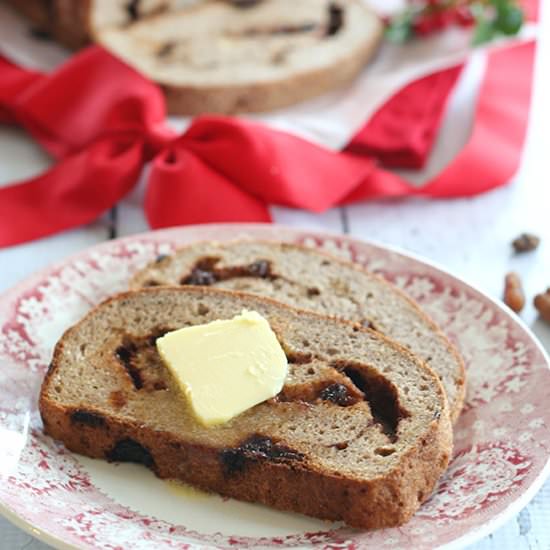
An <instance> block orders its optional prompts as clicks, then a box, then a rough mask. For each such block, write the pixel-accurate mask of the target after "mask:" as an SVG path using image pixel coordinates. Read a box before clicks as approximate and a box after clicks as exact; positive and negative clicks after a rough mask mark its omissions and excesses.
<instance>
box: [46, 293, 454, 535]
mask: <svg viewBox="0 0 550 550" xmlns="http://www.w3.org/2000/svg"><path fill="white" fill-rule="evenodd" d="M167 291H169V292H176V293H177V292H182V293H186V294H190V295H195V296H196V297H197V298H200V297H205V296H212V295H214V296H215V295H216V294H218V295H219V294H220V293H221V294H222V295H224V294H225V295H231V296H233V297H234V298H235V299H237V300H243V301H246V300H248V299H250V298H253V300H254V301H255V302H256V303H264V304H267V305H270V304H271V306H273V307H276V308H277V309H278V310H280V311H282V310H286V311H293V312H296V311H297V310H293V309H292V308H288V307H287V306H283V305H281V304H279V303H278V302H276V301H273V300H269V299H265V298H264V299H262V298H258V297H257V296H253V297H251V296H250V295H247V294H244V293H236V292H228V291H220V290H212V289H203V288H189V287H188V288H180V289H177V288H175V289H165V290H162V289H161V290H160V291H159V290H158V289H150V290H142V291H139V293H149V294H153V295H154V294H155V293H157V292H167ZM132 296H133V293H132V292H129V293H124V294H121V295H118V296H115V297H113V298H110V299H109V300H107V301H106V302H104V303H103V304H100V305H99V306H97V307H96V308H94V309H93V310H92V311H91V312H90V313H88V315H87V316H86V317H84V319H82V320H81V321H80V322H79V323H78V324H76V325H75V326H74V327H72V328H70V329H68V331H67V332H66V333H65V335H64V336H63V337H62V338H61V340H60V341H59V342H58V344H57V345H56V348H55V351H54V355H53V359H52V363H51V365H50V368H49V369H48V373H47V375H46V377H45V380H44V383H43V385H42V388H41V392H40V398H39V409H40V413H41V416H42V419H43V422H44V430H45V432H46V433H47V434H48V435H50V436H52V437H54V438H55V439H58V440H61V441H63V442H64V444H65V445H66V447H67V448H68V449H69V450H71V451H73V452H76V453H81V454H84V455H87V456H90V457H93V458H108V457H109V456H112V450H113V449H114V448H115V447H116V445H117V443H119V442H120V441H125V440H131V441H133V442H135V443H137V444H138V445H139V446H141V447H142V448H143V449H145V450H146V451H147V453H149V456H150V459H151V460H150V461H149V460H147V461H146V462H147V464H148V465H149V466H150V467H151V468H152V469H153V471H154V472H155V473H156V474H157V475H158V476H159V477H160V478H169V479H179V480H182V481H184V482H187V483H190V484H192V485H194V486H197V487H199V488H201V489H203V490H206V491H212V492H216V493H219V494H222V495H225V496H228V497H234V498H237V499H239V500H245V501H250V502H259V503H263V504H266V505H269V506H272V507H274V508H278V509H281V510H288V511H294V512H298V513H303V514H307V515H310V516H314V517H318V518H322V519H329V520H343V521H345V522H346V523H348V524H349V525H351V526H354V527H358V528H363V529H373V528H380V527H388V526H396V525H400V524H402V523H404V522H405V521H407V520H408V519H409V518H410V517H411V516H412V515H413V514H414V512H415V511H416V510H417V508H418V506H419V505H420V504H421V503H422V502H423V501H424V500H426V499H427V498H428V496H429V495H430V493H431V491H432V490H433V487H434V486H435V483H436V481H437V479H438V478H439V476H440V475H441V473H442V472H443V471H444V470H445V468H446V466H447V464H448V461H449V458H450V455H451V450H452V429H451V424H450V419H449V414H448V408H447V404H446V399H445V396H444V391H443V388H442V386H441V384H440V383H439V381H438V379H437V377H436V376H435V374H434V373H433V372H432V371H431V370H430V369H429V368H428V367H423V372H425V373H426V376H428V377H429V378H431V382H432V383H433V385H434V388H435V389H436V392H437V395H438V396H439V399H440V402H441V414H439V415H437V416H436V417H435V416H434V418H433V419H432V421H431V422H430V423H429V425H427V426H425V429H424V431H423V432H422V438H421V440H420V441H418V443H417V444H416V445H414V446H411V447H410V448H409V449H407V451H406V452H404V453H403V456H402V457H401V460H400V461H399V463H398V464H396V466H395V467H394V468H393V469H391V470H390V471H389V472H387V473H386V475H384V476H381V477H374V478H371V479H361V478H359V477H356V476H351V475H350V476H345V475H338V474H335V473H331V472H326V471H323V470H322V469H321V468H319V467H318V466H316V465H315V464H312V463H310V462H309V460H308V459H307V457H306V460H305V461H296V462H292V461H291V462H287V463H285V462H283V463H278V462H273V461H270V460H269V459H267V460H251V461H248V462H247V463H246V468H245V469H244V470H243V471H238V472H236V473H232V474H231V475H228V473H227V471H226V469H225V468H224V462H223V460H221V458H220V457H221V455H220V453H221V452H222V451H223V449H220V448H219V447H216V446H212V445H203V444H197V443H192V442H189V441H185V440H183V439H181V438H180V437H178V436H177V435H176V434H174V433H169V432H166V431H159V430H156V429H153V428H151V427H150V426H148V425H147V424H146V423H143V422H139V423H138V422H136V421H130V420H129V419H127V418H121V417H117V416H116V415H109V414H107V413H106V411H104V410H102V409H100V408H94V407H91V406H89V405H87V406H86V407H85V411H86V414H88V415H90V414H91V415H92V417H94V416H95V417H97V418H99V419H101V421H97V422H95V423H94V422H92V423H89V424H84V425H83V424H75V422H74V421H73V415H74V413H75V412H77V411H78V410H79V408H78V407H74V406H66V405H64V404H62V403H58V402H56V400H55V398H52V395H53V396H55V392H54V391H53V388H52V387H51V385H52V379H53V376H54V374H55V372H56V370H57V369H58V368H60V363H61V360H62V358H63V356H64V355H65V354H66V353H68V352H69V351H70V350H66V349H65V343H66V341H67V339H68V336H70V335H71V334H72V333H73V332H75V331H78V330H79V327H80V326H81V325H82V324H83V323H86V322H87V320H88V319H90V318H92V317H93V316H94V315H96V314H97V312H98V311H100V310H101V308H103V307H105V305H106V304H109V303H113V301H117V300H124V299H131V298H132ZM299 314H300V315H303V316H306V317H307V316H312V317H314V318H321V317H323V316H319V315H317V314H312V313H309V312H305V311H304V312H299ZM323 318H325V319H326V320H327V322H332V323H334V322H336V323H338V324H343V325H347V326H353V327H354V332H355V331H360V332H367V333H369V334H373V331H370V330H369V329H365V328H359V327H356V326H355V325H353V324H352V323H349V322H345V321H340V320H338V321H335V320H333V319H330V318H329V317H323ZM376 337H377V338H379V339H381V340H384V341H385V342H386V343H387V344H388V345H389V346H392V347H394V348H399V350H400V352H401V353H402V354H404V355H406V356H408V357H409V359H411V360H414V361H416V359H415V358H414V356H413V355H412V354H410V352H408V351H407V350H405V349H404V348H400V347H399V346H398V345H397V344H395V343H393V342H391V341H390V340H388V339H386V338H384V337H382V336H380V335H376Z"/></svg>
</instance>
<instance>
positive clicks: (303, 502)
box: [40, 287, 452, 528]
mask: <svg viewBox="0 0 550 550" xmlns="http://www.w3.org/2000/svg"><path fill="white" fill-rule="evenodd" d="M243 308H246V309H249V310H255V311H257V312H258V313H260V314H261V315H263V316H264V317H265V318H266V319H267V320H268V321H269V323H270V325H271V327H272V328H273V330H274V331H275V333H276V334H277V337H278V339H279V341H280V342H281V344H282V346H283V349H284V350H285V353H286V354H287V357H288V359H289V362H290V367H291V368H290V373H289V376H288V379H287V381H286V384H285V386H284V388H283V390H282V392H281V393H280V394H279V395H278V396H277V397H275V398H273V399H271V400H268V401H266V402H263V403H261V404H259V405H256V406H254V407H252V408H251V409H249V410H247V411H245V412H244V413H242V414H240V415H239V416H237V417H235V418H234V419H232V420H231V421H229V422H228V423H226V424H223V425H220V426H215V427H209V428H205V427H203V426H202V425H201V424H199V423H198V422H197V421H196V420H195V419H194V417H193V416H192V415H191V414H190V413H189V412H188V410H187V408H186V406H185V402H184V399H183V398H182V397H181V394H180V393H179V392H177V391H174V390H173V389H172V383H171V381H170V378H169V374H168V370H167V369H166V368H165V367H164V366H163V365H162V363H161V361H160V358H159V356H158V354H157V352H156V347H155V340H156V338H157V337H158V336H159V335H161V334H163V333H164V332H165V331H167V330H171V329H176V328H180V327H183V326H189V325H196V324H202V323H206V322H209V321H213V320H215V319H228V318H232V317H233V316H234V315H236V314H238V313H240V312H241V310H242V309H243ZM40 412H41V415H42V419H43V422H44V428H45V431H46V433H48V434H49V435H51V436H53V437H54V438H56V439H58V440H61V441H62V442H64V444H65V445H66V446H67V447H68V448H69V449H70V450H71V451H75V452H77V453H81V454H85V455H88V456H91V457H98V458H106V459H108V460H130V461H136V462H141V463H143V464H145V465H147V466H149V467H151V468H152V469H153V471H154V472H155V473H156V474H157V475H158V476H159V477H161V478H176V479H180V480H182V481H184V482H187V483H190V484H192V485H195V486H197V487H199V488H201V489H204V490H207V491H213V492H218V493H220V494H222V495H226V496H229V497H234V498H237V499H241V500H245V501H251V502H259V503H263V504H267V505H270V506H273V507H275V508H279V509H283V510H291V511H295V512H299V513H303V514H308V515H311V516H315V517H319V518H324V519H330V520H344V521H346V522H347V523H348V524H350V525H352V526H355V527H360V528H377V527H385V526H392V525H399V524H401V523H403V522H404V521H406V520H407V519H409V518H410V517H411V515H412V514H413V513H414V512H415V510H417V509H418V507H419V506H420V504H421V503H422V502H423V501H424V500H425V499H426V498H427V497H428V496H429V495H430V493H431V491H432V490H433V488H434V485H435V483H436V481H437V479H438V478H439V477H440V475H441V474H442V472H443V471H444V470H445V468H446V466H447V464H448V460H449V456H450V453H451V446H452V433H451V423H450V417H449V412H448V406H447V401H446V399H445V394H444V391H443V388H442V386H441V384H440V383H439V380H438V379H437V377H436V376H435V374H434V373H433V371H432V370H431V369H429V368H428V367H426V366H425V365H424V364H423V363H421V362H420V361H419V360H418V359H417V358H416V357H415V356H413V355H412V354H411V353H410V352H409V351H407V350H405V349H404V348H401V347H400V346H398V345H397V344H395V343H393V342H392V341H390V340H388V339H386V338H385V337H383V336H382V335H380V334H379V333H377V332H375V331H372V330H368V329H364V328H362V327H359V326H356V325H353V324H351V323H348V322H345V321H339V320H334V319H330V318H328V317H325V316H321V315H318V314H315V313H312V312H305V311H300V310H295V309H293V308H290V307H288V306H285V305H283V304H280V303H278V302H276V301H272V300H269V299H266V298H261V297H259V296H254V295H247V294H240V293H236V292H230V291H223V290H217V289H207V288H198V287H181V288H178V287H163V288H158V289H144V290H141V291H135V292H129V293H125V294H122V295H118V296H116V297H114V298H112V299H110V300H107V301H106V302H104V303H102V304H101V305H99V306H98V307H96V308H95V309H94V310H92V311H91V312H90V313H89V314H88V315H87V316H86V317H85V318H84V319H83V320H82V321H80V322H79V323H78V324H77V325H75V326H74V327H72V328H71V329H69V330H68V331H67V332H66V333H65V334H64V335H63V337H62V338H61V340H60V341H59V342H58V344H57V346H56V348H55V352H54V356H53V360H52V363H51V366H50V368H49V369H48V373H47V375H46V378H45V380H44V383H43V386H42V390H41V394H40Z"/></svg>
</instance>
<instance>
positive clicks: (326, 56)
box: [8, 0, 383, 115]
mask: <svg viewBox="0 0 550 550" xmlns="http://www.w3.org/2000/svg"><path fill="white" fill-rule="evenodd" d="M8 2H9V3H11V4H12V5H13V6H14V7H15V8H16V9H18V10H19V11H20V12H22V13H23V14H24V15H26V16H27V17H30V18H31V19H32V20H33V21H34V22H35V23H36V24H38V25H40V27H41V28H42V29H43V30H45V31H47V32H49V33H51V35H52V36H53V37H54V38H55V39H56V40H58V41H60V42H61V43H63V44H65V45H67V46H69V47H72V48H79V47H81V46H83V45H85V44H86V43H88V42H99V43H100V44H102V45H103V46H105V47H106V48H107V49H109V50H110V51H111V52H112V53H114V54H115V55H117V56H119V57H121V58H123V59H124V60H125V61H127V62H128V63H129V64H130V65H132V66H133V67H135V68H136V69H138V70H140V71H141V72H142V73H144V74H145V75H146V76H148V77H149V78H151V79H153V80H155V81H156V82H158V83H159V84H160V85H161V86H162V88H163V90H164V92H165V94H166V98H167V102H168V109H169V111H170V112H171V113H173V114H182V115H195V114H200V113H206V112H209V113H214V112H215V113H225V114H232V113H238V112H254V111H267V110H271V109H276V108H279V107H285V106H287V105H291V104H293V103H297V102H299V101H303V100H305V99H309V98H311V97H314V96H318V95H320V94H323V93H325V92H327V91H329V90H333V89H336V88H339V87H342V86H344V85H346V84H348V83H349V82H350V81H351V80H353V79H354V78H355V77H356V76H357V75H358V73H359V72H360V71H361V69H362V68H363V67H364V66H365V64H366V63H367V61H368V60H369V59H370V58H371V56H372V55H373V53H374V51H375V49H376V46H377V45H378V43H379V41H380V38H381V35H382V28H383V26H382V23H381V21H380V20H379V18H378V17H377V16H376V15H375V14H374V13H373V12H372V11H371V10H369V9H368V8H367V7H366V5H365V4H364V2H363V1H362V0H300V1H299V2H295V1H294V0H226V1H221V0H133V1H128V0H82V1H78V2H75V1H74V0H8Z"/></svg>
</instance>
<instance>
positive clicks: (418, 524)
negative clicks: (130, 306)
mask: <svg viewBox="0 0 550 550" xmlns="http://www.w3.org/2000/svg"><path fill="white" fill-rule="evenodd" d="M241 237H249V238H250V237H252V238H258V239H263V240H266V239H267V240H286V241H291V242H300V243H302V244H305V245H307V246H313V247H319V248H322V249H324V250H327V251H329V252H332V253H333V254H337V255H340V256H342V257H345V258H347V259H350V260H352V261H355V262H357V263H359V264H361V265H364V266H365V267H367V268H369V269H371V270H373V271H376V272H377V273H379V274H380V275H382V276H384V277H385V278H386V279H388V280H389V281H391V282H393V283H394V284H396V285H397V286H399V287H400V288H401V289H403V290H404V291H405V292H407V293H408V294H409V295H410V296H411V297H413V298H414V299H415V300H417V301H418V302H419V303H420V304H421V305H422V307H423V308H424V309H425V310H426V311H427V312H428V313H429V314H430V315H431V316H432V318H433V319H434V320H435V321H436V322H437V323H438V324H439V325H440V326H441V327H442V328H443V330H444V331H445V332H446V333H447V334H448V336H449V337H450V338H451V339H452V340H453V341H454V342H455V343H456V345H457V346H458V348H459V349H460V352H461V353H462V355H463V357H464V359H465V362H466V365H467V370H468V393H467V399H466V405H465V408H464V412H463V414H462V416H461V417H460V419H459V422H458V423H457V425H456V427H455V452H454V458H453V461H452V463H451V465H450V467H449V469H448V471H447V472H446V474H445V475H444V476H443V478H442V479H441V481H440V483H439V485H438V487H437V488H436V490H435V492H434V494H433V495H432V496H431V498H430V499H429V500H428V501H427V502H426V503H425V504H424V505H423V506H422V508H421V509H420V511H419V512H418V513H417V514H416V516H415V517H414V518H413V519H412V520H411V521H410V522H409V523H408V524H407V525H405V526H403V527H401V528H398V529H386V530H383V531H374V532H359V531H356V530H352V529H348V528H346V527H342V526H340V525H339V524H329V523H326V524H321V528H320V529H318V528H317V529H312V528H311V527H312V525H317V526H318V525H319V524H318V523H317V524H312V523H311V522H310V521H309V520H307V518H304V520H303V525H302V526H300V527H296V525H297V524H296V522H293V523H292V526H291V527H289V528H288V532H284V534H277V535H273V534H270V533H269V532H268V531H269V530H267V531H266V533H265V534H264V533H256V534H254V535H250V534H246V533H243V532H240V531H239V529H240V528H239V526H238V525H237V524H235V523H234V521H233V520H232V519H231V518H232V516H231V514H227V517H226V514H225V513H224V510H227V511H228V510H229V507H231V506H232V502H233V501H225V502H224V503H221V504H220V506H218V508H219V510H218V511H217V512H216V514H217V515H216V521H217V522H218V524H217V525H216V529H215V530H214V531H212V530H204V529H202V530H201V529H196V528H195V527H194V525H193V522H192V521H191V520H189V521H190V523H188V524H187V523H186V521H181V522H173V521H169V520H167V519H165V518H163V517H162V516H163V514H162V513H159V514H158V517H157V516H156V515H155V514H150V513H146V512H144V511H142V510H140V506H138V505H131V504H130V505H129V504H128V503H124V502H121V501H120V500H118V499H117V498H116V496H115V497H114V496H113V494H114V492H112V491H110V489H109V487H108V486H107V487H99V486H98V484H97V483H96V482H97V479H98V478H96V477H95V474H94V472H93V468H92V469H91V470H90V468H86V467H85V466H84V465H83V464H82V462H81V461H80V460H79V459H78V458H77V457H75V456H73V455H72V454H71V453H69V452H68V451H66V450H65V449H64V448H63V446H62V445H60V444H58V443H56V442H54V441H52V440H51V439H50V438H48V437H46V436H44V435H43V434H42V431H41V421H40V416H39V413H38V410H37V395H38V391H39V388H40V384H41V381H42V378H43V376H44V373H45V372H46V370H47V367H48V363H49V361H50V358H51V353H52V350H53V346H54V345H55V342H56V341H57V339H58V338H59V337H60V336H61V334H62V333H63V331H64V330H65V329H66V328H68V327H69V326H70V325H71V324H73V323H74V322H75V321H77V320H78V319H79V318H80V317H81V316H82V315H83V314H84V313H86V311H88V310H89V309H90V308H91V307H92V306H93V305H94V304H96V303H98V302H100V301H101V300H102V299H104V298H106V297H107V296H108V295H110V294H113V293H115V292H118V291H121V290H124V289H125V288H126V285H127V282H128V279H129V277H130V276H131V274H132V273H134V272H135V271H136V270H137V269H139V268H141V267H142V266H143V265H145V263H146V262H148V261H150V260H152V259H154V258H155V257H156V256H157V255H159V254H166V253H169V252H170V251H171V250H173V249H174V248H175V247H177V246H180V245H183V244H185V243H189V242H195V241H197V240H209V239H215V240H228V239H235V238H241ZM0 368H1V371H2V376H1V378H0V442H1V443H0V478H2V484H0V505H2V506H3V507H4V509H5V510H6V513H8V514H9V515H12V516H13V515H15V516H17V517H18V518H19V520H20V522H22V523H23V524H25V525H27V527H32V528H34V529H35V534H37V533H41V536H43V537H45V539H46V540H48V541H49V542H53V543H56V544H58V545H64V546H65V547H79V548H94V549H106V550H107V549H109V550H117V549H122V548H127V547H132V548H135V549H141V548H144V549H145V548H159V549H160V548H177V549H184V548H192V549H198V548H205V547H217V548H273V547H280V546H291V547H304V546H312V545H315V546H319V547H323V548H327V549H344V548H347V549H358V548H366V547H380V548H405V547H408V548H410V547H414V548H419V549H422V548H426V549H428V548H433V547H434V546H440V545H441V546H442V545H445V544H451V543H453V544H461V543H463V544H466V543H469V542H472V541H473V540H475V538H477V537H479V536H481V535H482V534H483V533H482V530H483V526H485V525H487V524H492V525H495V524H496V523H497V522H499V521H504V519H505V518H506V517H508V516H509V515H510V513H513V512H514V511H515V509H516V508H517V506H518V504H521V503H525V500H526V498H528V497H529V495H530V494H531V493H532V490H533V489H534V488H536V487H537V486H539V485H540V484H541V483H542V480H543V476H544V475H545V473H546V471H547V469H548V468H547V467H548V460H549V449H550V430H549V426H550V410H549V409H548V407H546V406H545V400H546V397H545V392H546V390H545V388H547V387H548V386H549V385H550V371H549V369H548V360H547V358H546V357H545V355H544V352H543V351H542V350H541V348H540V346H539V345H538V344H537V343H536V341H535V340H534V339H533V337H532V336H531V335H530V334H529V333H528V331H527V330H526V329H525V328H524V327H523V326H522V325H521V324H520V323H519V322H518V321H517V319H516V318H515V317H514V316H513V314H511V313H509V312H508V311H506V310H505V309H504V308H503V307H501V306H499V305H497V304H495V303H494V302H493V301H491V300H490V299H489V298H487V297H485V296H484V295H482V294H481V293H479V292H477V291H476V290H474V289H472V288H471V287H469V286H468V285H466V284H464V283H462V282H461V281H459V280H457V279H455V278H454V277H452V276H451V275H449V274H446V273H444V272H442V271H440V270H438V269H436V268H434V267H432V266H430V265H428V264H426V263H424V262H422V261H419V260H416V259H414V258H411V257H409V256H407V255H403V254H400V253H397V252H394V251H392V250H388V249H386V248H383V247H379V246H375V245H372V244H368V243H364V242H360V241H356V240H353V239H350V238H347V237H344V236H334V235H321V234H313V233H308V232H306V231H299V230H295V229H289V228H280V227H274V226H267V225H265V226H262V225H259V226H258V225H227V226H202V227H189V228H184V229H172V230H166V231H159V232H155V233H149V234H145V235H138V236H135V237H130V238H127V239H122V240H119V241H111V242H109V243H104V244H102V245H99V246H97V247H94V248H92V249H90V250H88V251H85V252H83V253H81V254H79V255H77V256H75V257H73V258H70V259H68V260H66V261H65V262H63V263H62V264H60V265H57V266H54V267H52V268H50V269H47V270H46V271H44V272H42V273H39V274H37V275H35V276H34V277H31V278H30V279H29V280H27V281H25V282H23V283H21V284H20V285H19V286H18V287H17V288H15V289H13V290H12V291H10V292H9V293H7V294H5V295H4V296H2V297H0ZM112 467H113V468H114V467H115V466H112ZM115 492H116V491H115ZM224 506H225V508H224ZM159 507H160V504H159ZM205 510H206V511H205V513H206V514H208V507H206V508H205ZM220 510H221V511H220ZM265 513H266V514H269V513H270V512H269V511H267V512H265ZM273 513H274V514H275V513H276V512H273ZM277 518H278V521H279V520H280V517H279V516H277ZM281 521H283V522H284V517H283V519H282V520H281ZM300 521H301V520H300V519H299V518H298V523H300ZM259 529H260V531H261V527H259ZM36 530H38V531H36ZM241 531H242V530H241Z"/></svg>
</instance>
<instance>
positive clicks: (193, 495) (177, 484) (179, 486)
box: [164, 479, 212, 500]
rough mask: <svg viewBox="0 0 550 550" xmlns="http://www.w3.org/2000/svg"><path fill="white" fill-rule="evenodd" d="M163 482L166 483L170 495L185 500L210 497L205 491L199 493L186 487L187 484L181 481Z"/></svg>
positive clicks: (192, 488)
mask: <svg viewBox="0 0 550 550" xmlns="http://www.w3.org/2000/svg"><path fill="white" fill-rule="evenodd" d="M164 482H165V483H166V486H167V487H168V490H169V491H170V492H171V493H172V494H175V495H178V496H181V497H184V498H186V499H187V500H189V499H193V500H200V499H205V498H208V497H210V496H212V495H210V494H209V493H206V492H205V491H201V490H200V489H197V488H195V487H192V486H191V485H187V483H183V481H178V480H176V479H166V480H164Z"/></svg>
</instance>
